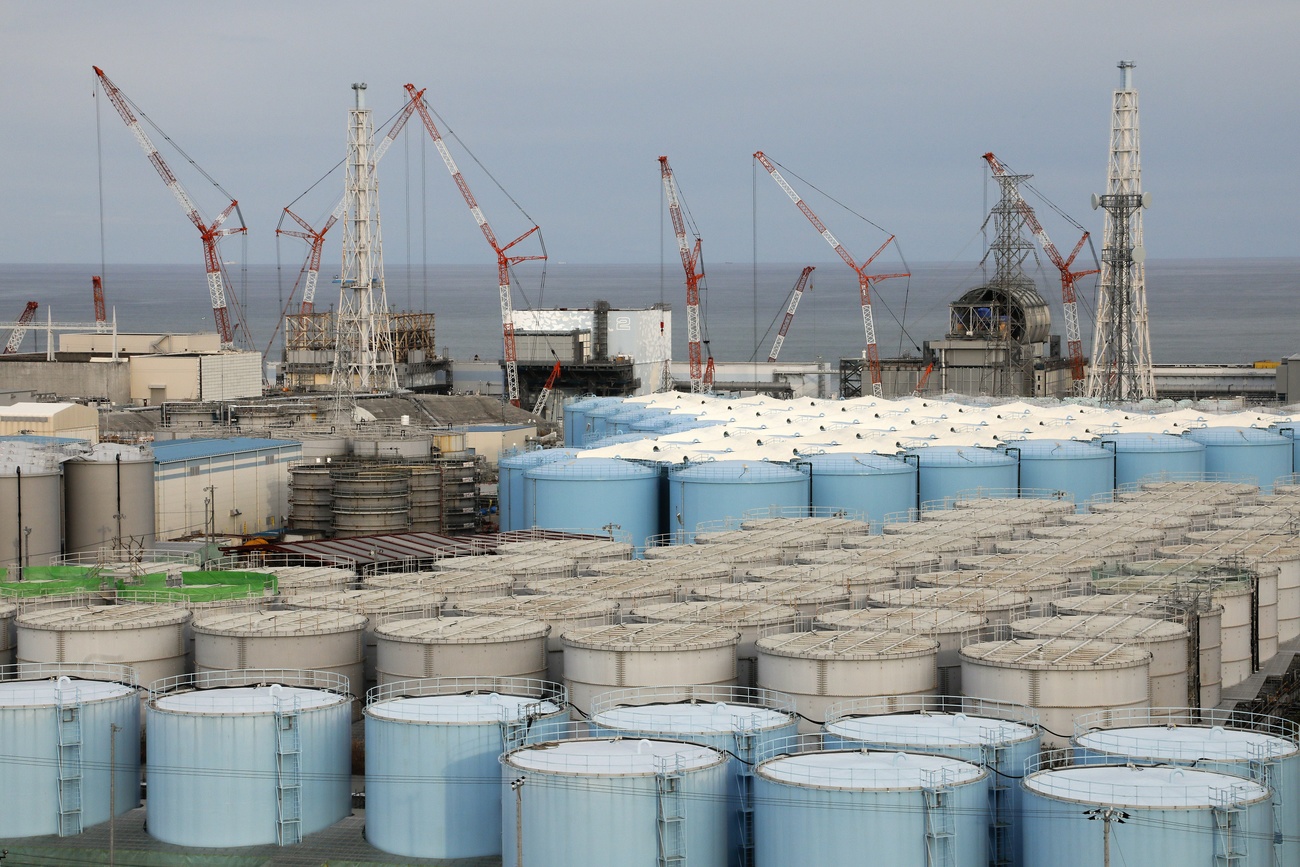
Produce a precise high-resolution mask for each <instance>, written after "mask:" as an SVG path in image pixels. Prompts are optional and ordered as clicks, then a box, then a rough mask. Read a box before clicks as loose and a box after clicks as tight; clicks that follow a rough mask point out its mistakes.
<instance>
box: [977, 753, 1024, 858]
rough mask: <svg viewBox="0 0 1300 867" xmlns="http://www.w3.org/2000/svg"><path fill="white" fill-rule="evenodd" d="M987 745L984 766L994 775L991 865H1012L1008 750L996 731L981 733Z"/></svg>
mask: <svg viewBox="0 0 1300 867" xmlns="http://www.w3.org/2000/svg"><path fill="white" fill-rule="evenodd" d="M981 740H982V741H983V742H984V746H983V747H982V748H981V752H982V753H983V756H982V758H983V762H984V767H985V768H987V769H988V772H989V775H990V777H991V779H990V781H989V864H990V865H992V867H1008V865H1010V864H1011V863H1012V859H1011V815H1012V808H1011V787H1010V786H1008V785H1007V783H1006V779H1007V778H1006V777H1004V776H1003V774H1005V773H1006V772H1007V770H1006V765H1007V760H1008V758H1009V756H1008V752H1009V751H1008V749H1007V746H1006V744H1004V743H1001V742H999V741H998V739H997V736H996V733H995V732H992V731H984V732H982V733H981ZM1017 776H1018V775H1017Z"/></svg>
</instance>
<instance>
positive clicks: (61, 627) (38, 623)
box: [15, 605, 190, 679]
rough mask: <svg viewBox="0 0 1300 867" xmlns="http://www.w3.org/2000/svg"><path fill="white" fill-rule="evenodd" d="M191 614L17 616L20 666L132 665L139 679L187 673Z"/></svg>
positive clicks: (83, 610)
mask: <svg viewBox="0 0 1300 867" xmlns="http://www.w3.org/2000/svg"><path fill="white" fill-rule="evenodd" d="M189 621H190V612H189V611H187V610H185V609H184V608H180V607H175V606H171V605H96V606H79V607H75V608H46V609H43V610H40V609H38V610H35V611H27V612H25V613H23V614H20V615H18V618H17V620H16V621H15V625H16V627H17V633H18V652H17V655H16V658H17V661H18V662H19V663H25V662H69V663H79V662H105V663H112V664H117V665H129V666H131V667H132V669H133V670H134V671H135V676H136V677H137V678H141V679H142V678H144V677H149V678H153V679H157V678H159V677H172V676H174V675H178V674H184V673H185V651H186V641H185V627H186V625H187V624H188V623H189Z"/></svg>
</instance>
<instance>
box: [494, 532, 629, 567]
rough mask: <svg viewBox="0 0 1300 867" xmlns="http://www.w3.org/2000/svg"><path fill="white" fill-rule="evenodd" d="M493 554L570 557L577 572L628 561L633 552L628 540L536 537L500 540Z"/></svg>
mask: <svg viewBox="0 0 1300 867" xmlns="http://www.w3.org/2000/svg"><path fill="white" fill-rule="evenodd" d="M602 526H603V525H602ZM516 535H518V534H516ZM497 553H498V554H550V555H553V556H556V557H565V558H567V559H570V560H573V562H574V563H576V564H577V568H578V570H579V571H587V570H589V569H593V568H598V567H600V566H603V565H605V564H606V563H627V562H631V561H632V558H633V556H634V555H635V554H636V551H635V549H634V548H633V547H632V545H631V544H630V543H628V542H616V541H614V540H612V539H547V538H540V539H527V540H522V541H515V542H502V543H501V544H500V545H498V546H497Z"/></svg>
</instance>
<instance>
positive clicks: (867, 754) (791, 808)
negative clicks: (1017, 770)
mask: <svg viewBox="0 0 1300 867" xmlns="http://www.w3.org/2000/svg"><path fill="white" fill-rule="evenodd" d="M814 749H815V748H814ZM988 786H989V773H988V772H987V771H985V770H984V769H982V768H980V767H978V766H976V765H973V764H970V763H969V762H963V761H961V760H960V759H953V758H949V757H947V756H937V755H927V754H922V753H906V752H894V751H889V752H883V751H882V752H874V751H869V750H817V751H815V752H814V751H809V752H796V753H793V754H785V755H782V754H777V755H775V756H774V757H772V758H769V759H767V760H766V761H763V762H762V763H760V764H759V765H758V767H756V768H755V769H754V832H755V833H754V853H755V855H756V856H757V859H756V861H755V863H756V864H757V865H758V867H781V865H793V864H809V865H811V864H828V865H829V864H854V863H858V864H861V863H869V862H871V861H874V860H875V857H874V856H866V849H867V848H869V849H870V851H871V852H873V853H877V855H879V856H880V858H881V862H882V863H886V862H887V863H888V864H889V865H890V867H929V865H932V864H936V863H939V864H950V865H953V867H985V865H987V864H988V863H989V856H988V832H989V827H988V825H989V821H988V797H989V794H988ZM937 829H941V831H940V833H939V834H938V835H936V834H935V831H936V830H937ZM864 856H866V857H864Z"/></svg>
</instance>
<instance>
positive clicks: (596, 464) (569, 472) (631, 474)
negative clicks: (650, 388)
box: [524, 436, 659, 480]
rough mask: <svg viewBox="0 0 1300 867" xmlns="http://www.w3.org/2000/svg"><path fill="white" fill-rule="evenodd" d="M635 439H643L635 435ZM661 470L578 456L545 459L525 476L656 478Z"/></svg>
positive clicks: (620, 460) (614, 459) (533, 477)
mask: <svg viewBox="0 0 1300 867" xmlns="http://www.w3.org/2000/svg"><path fill="white" fill-rule="evenodd" d="M634 438H635V439H642V437H640V436H635V437H634ZM658 475H659V471H658V470H657V469H655V468H654V467H648V466H646V465H645V464H634V463H632V462H631V461H625V460H622V459H621V458H596V457H590V458H589V457H582V456H579V457H576V458H570V459H568V460H558V461H545V462H543V463H540V464H537V465H535V466H533V467H530V468H528V469H527V470H526V471H525V472H524V477H525V478H529V479H560V480H578V479H586V480H595V479H655V478H657V477H658Z"/></svg>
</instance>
